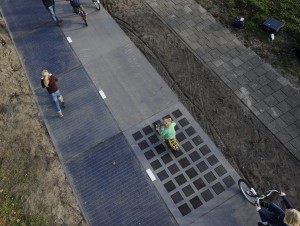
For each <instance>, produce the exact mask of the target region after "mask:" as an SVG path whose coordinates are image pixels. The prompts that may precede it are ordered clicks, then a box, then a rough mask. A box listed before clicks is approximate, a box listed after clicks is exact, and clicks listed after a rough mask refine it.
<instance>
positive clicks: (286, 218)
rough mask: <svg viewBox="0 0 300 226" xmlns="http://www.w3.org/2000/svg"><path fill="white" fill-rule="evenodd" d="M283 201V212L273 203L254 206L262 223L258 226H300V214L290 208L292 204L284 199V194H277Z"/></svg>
mask: <svg viewBox="0 0 300 226" xmlns="http://www.w3.org/2000/svg"><path fill="white" fill-rule="evenodd" d="M279 195H280V196H281V198H282V199H283V201H284V204H285V206H286V208H287V209H286V211H283V210H282V209H281V208H280V207H278V206H277V205H276V204H274V203H273V202H271V203H262V204H260V205H258V206H256V211H257V212H258V213H259V216H260V218H261V221H262V222H258V223H257V224H258V225H272V226H300V212H299V211H298V210H296V209H294V208H293V207H292V204H291V203H290V202H289V200H288V199H287V198H286V195H285V193H283V192H280V194H279Z"/></svg>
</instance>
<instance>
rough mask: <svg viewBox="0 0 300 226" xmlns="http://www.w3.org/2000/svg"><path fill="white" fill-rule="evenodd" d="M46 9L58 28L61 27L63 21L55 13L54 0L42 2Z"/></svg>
mask: <svg viewBox="0 0 300 226" xmlns="http://www.w3.org/2000/svg"><path fill="white" fill-rule="evenodd" d="M42 1H43V4H44V6H45V8H46V9H47V11H48V12H49V13H50V15H51V18H52V20H53V21H54V23H55V24H56V25H58V26H60V25H61V23H62V20H60V19H58V18H57V16H56V12H55V2H54V0H42Z"/></svg>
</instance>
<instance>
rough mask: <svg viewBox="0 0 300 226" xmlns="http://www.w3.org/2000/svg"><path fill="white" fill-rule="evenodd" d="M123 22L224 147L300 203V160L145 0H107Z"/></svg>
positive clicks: (253, 175) (238, 164)
mask: <svg viewBox="0 0 300 226" xmlns="http://www.w3.org/2000/svg"><path fill="white" fill-rule="evenodd" d="M104 5H105V7H106V8H107V10H108V11H109V12H110V14H111V15H112V16H113V17H114V18H115V20H116V21H117V22H118V23H119V24H120V26H121V28H122V29H123V30H124V31H125V32H126V33H127V35H128V36H129V37H130V38H131V39H132V40H133V42H134V43H135V44H136V45H137V46H138V47H139V49H140V50H141V51H142V52H143V53H144V54H145V55H146V57H147V58H148V60H149V61H150V62H151V63H152V65H153V66H154V67H155V68H156V69H157V71H158V72H159V73H160V74H161V76H162V77H163V78H164V79H165V80H166V81H167V82H168V84H169V85H170V86H171V87H172V89H173V90H174V91H175V92H176V93H177V95H178V96H179V97H180V99H181V101H182V102H183V103H184V104H185V106H186V107H187V108H188V109H189V110H190V112H191V113H192V114H193V116H194V117H195V118H196V119H197V120H198V122H199V124H200V125H201V126H202V127H203V128H204V130H205V131H206V132H207V133H208V135H209V136H210V137H211V138H212V139H213V140H214V141H215V143H216V144H217V146H218V147H219V148H220V149H221V150H222V152H223V154H224V155H225V157H226V158H227V159H228V160H229V161H230V163H231V164H232V166H233V167H234V168H235V169H236V170H237V171H238V172H239V173H240V174H241V175H242V176H243V177H245V178H247V179H249V180H250V181H252V182H254V183H256V184H258V185H259V187H260V188H261V189H262V190H265V189H269V188H274V187H275V188H278V189H280V190H283V191H285V192H286V193H287V194H288V196H289V197H290V199H291V201H292V202H293V203H294V204H295V205H296V206H300V172H299V171H298V170H295V169H299V167H300V163H299V161H298V160H296V159H295V158H294V157H293V156H292V155H291V154H290V153H289V152H288V151H287V150H286V149H285V148H284V146H283V145H282V144H281V143H280V142H279V141H278V140H277V139H276V138H275V137H274V136H273V135H272V133H271V132H270V131H269V130H268V129H266V127H265V126H264V125H263V124H262V123H261V122H260V121H259V120H258V119H257V118H256V117H255V116H254V115H253V114H252V113H251V112H250V111H249V110H248V108H246V107H245V106H244V105H243V104H242V103H241V102H240V101H239V100H238V99H237V98H236V97H235V96H234V95H233V93H232V91H231V90H230V89H229V88H228V87H226V85H225V84H224V83H223V82H222V81H220V80H219V78H218V77H217V76H216V75H214V74H213V73H212V72H211V71H210V70H208V69H207V68H206V67H205V66H204V65H203V63H202V62H200V61H199V60H198V59H197V58H196V57H194V55H193V54H192V53H191V52H190V51H189V50H188V48H187V47H186V46H185V45H184V44H183V43H182V41H181V40H180V39H179V38H178V36H177V35H175V34H174V33H173V32H172V31H170V30H169V28H168V27H167V26H166V25H165V24H164V23H162V22H161V21H160V19H159V18H157V16H156V14H155V13H154V12H153V11H152V10H151V8H150V7H149V6H148V5H147V4H146V3H145V2H144V1H141V0H126V1H125V0H114V1H112V0H105V1H104Z"/></svg>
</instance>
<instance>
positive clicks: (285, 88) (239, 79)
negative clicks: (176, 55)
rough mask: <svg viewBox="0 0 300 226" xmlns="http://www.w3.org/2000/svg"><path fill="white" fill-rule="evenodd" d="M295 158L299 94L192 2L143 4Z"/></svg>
mask: <svg viewBox="0 0 300 226" xmlns="http://www.w3.org/2000/svg"><path fill="white" fill-rule="evenodd" d="M146 1H147V2H148V4H149V5H150V6H151V7H152V8H153V10H154V11H155V12H156V13H157V14H158V15H159V16H160V17H161V18H162V20H164V21H165V22H166V23H167V24H168V25H169V26H170V28H171V29H173V30H174V31H175V32H176V33H177V34H178V35H179V36H180V37H181V38H182V40H183V41H184V42H185V43H186V44H187V45H188V46H189V47H190V49H191V50H192V51H194V53H195V55H196V56H197V57H198V58H199V59H200V60H201V61H203V62H205V64H206V65H207V66H208V67H209V68H210V69H211V70H213V71H214V72H215V73H216V74H217V75H218V76H219V77H220V78H221V79H222V80H223V81H224V82H225V83H226V84H227V85H228V86H229V87H230V88H231V90H232V91H233V92H234V93H235V94H236V96H237V97H238V98H239V99H240V100H241V101H242V102H243V103H244V104H245V105H246V106H247V107H248V108H249V109H250V110H251V111H252V112H253V113H254V114H255V115H256V116H257V117H258V118H259V119H260V120H261V122H262V123H264V125H265V126H266V127H267V128H269V129H270V131H271V132H272V133H273V134H274V135H275V136H276V137H277V138H278V139H279V140H280V141H281V142H282V143H283V144H284V146H285V147H286V148H287V149H288V150H289V151H290V152H291V153H292V154H294V155H295V157H296V158H297V159H298V160H300V94H299V92H297V91H296V89H294V88H293V87H292V86H291V84H290V83H289V82H288V81H287V80H286V79H285V78H284V77H282V76H281V75H280V74H279V73H278V72H276V70H275V69H273V68H272V66H271V65H270V64H267V63H265V62H264V61H263V60H262V59H261V58H260V57H259V56H258V55H257V54H255V53H254V52H253V51H252V50H250V49H247V48H246V47H245V46H243V45H242V43H241V42H240V41H239V40H238V39H237V38H236V37H235V36H234V35H232V34H231V33H230V32H229V30H228V29H226V28H225V27H224V26H222V25H221V24H220V23H219V22H217V21H216V20H215V19H214V18H213V17H212V16H211V15H210V14H209V13H208V12H207V11H206V10H205V9H204V8H202V7H201V6H200V5H198V4H197V3H196V2H195V1H194V0H163V1H161V0H146Z"/></svg>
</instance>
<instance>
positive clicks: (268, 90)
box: [260, 85, 273, 96]
mask: <svg viewBox="0 0 300 226" xmlns="http://www.w3.org/2000/svg"><path fill="white" fill-rule="evenodd" d="M260 91H261V92H262V93H263V94H264V95H265V96H270V95H271V94H272V93H273V90H272V89H271V88H270V86H268V85H266V86H263V87H262V88H260Z"/></svg>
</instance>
